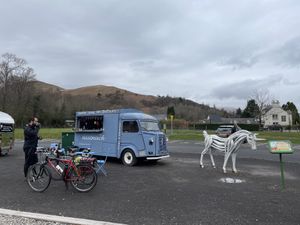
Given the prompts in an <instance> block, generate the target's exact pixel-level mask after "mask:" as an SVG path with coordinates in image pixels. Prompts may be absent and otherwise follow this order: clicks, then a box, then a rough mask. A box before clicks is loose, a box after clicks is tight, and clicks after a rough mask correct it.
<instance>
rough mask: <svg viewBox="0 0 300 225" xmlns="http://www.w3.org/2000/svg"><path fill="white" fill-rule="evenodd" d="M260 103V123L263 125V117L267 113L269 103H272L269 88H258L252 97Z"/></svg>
mask: <svg viewBox="0 0 300 225" xmlns="http://www.w3.org/2000/svg"><path fill="white" fill-rule="evenodd" d="M251 98H252V99H254V100H255V103H256V104H257V105H258V119H259V125H260V126H261V125H262V117H263V115H264V114H265V113H266V111H267V108H268V105H270V99H271V95H270V92H269V90H267V89H257V90H255V92H254V94H253V95H252V97H251Z"/></svg>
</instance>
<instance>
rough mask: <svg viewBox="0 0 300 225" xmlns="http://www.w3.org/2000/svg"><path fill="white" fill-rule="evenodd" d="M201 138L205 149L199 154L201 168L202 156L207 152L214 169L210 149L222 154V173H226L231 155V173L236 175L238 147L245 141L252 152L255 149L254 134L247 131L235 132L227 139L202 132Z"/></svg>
mask: <svg viewBox="0 0 300 225" xmlns="http://www.w3.org/2000/svg"><path fill="white" fill-rule="evenodd" d="M203 136H204V138H205V140H204V143H205V148H204V150H203V151H202V152H201V157H200V166H201V167H202V168H203V167H204V165H203V156H204V155H205V154H206V153H207V152H208V153H209V155H210V159H211V163H212V166H213V167H214V168H216V165H215V161H214V157H213V155H212V149H217V150H219V151H221V152H224V154H225V156H224V163H223V172H224V173H226V165H227V161H228V159H229V157H230V155H231V158H232V171H233V172H234V173H237V169H236V167H235V163H236V154H237V152H238V150H239V147H240V146H241V144H242V143H244V142H245V141H246V142H247V143H248V144H250V146H251V148H252V149H253V150H255V149H256V140H258V139H257V138H256V134H253V133H251V132H249V131H247V130H238V131H237V132H235V133H233V134H231V135H230V136H229V137H228V138H221V137H219V136H217V135H209V134H207V132H206V131H203Z"/></svg>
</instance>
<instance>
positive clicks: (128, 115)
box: [120, 112, 157, 121]
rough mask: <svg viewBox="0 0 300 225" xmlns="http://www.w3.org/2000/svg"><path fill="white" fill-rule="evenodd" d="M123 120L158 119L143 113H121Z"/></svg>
mask: <svg viewBox="0 0 300 225" xmlns="http://www.w3.org/2000/svg"><path fill="white" fill-rule="evenodd" d="M120 118H121V119H125V120H132V119H134V120H155V121H157V119H156V118H155V117H153V116H150V115H148V114H145V113H142V112H137V113H121V114H120Z"/></svg>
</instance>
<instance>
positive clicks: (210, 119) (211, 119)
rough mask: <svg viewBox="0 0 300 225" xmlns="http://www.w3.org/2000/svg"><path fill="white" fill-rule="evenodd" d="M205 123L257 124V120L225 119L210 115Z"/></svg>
mask: <svg viewBox="0 0 300 225" xmlns="http://www.w3.org/2000/svg"><path fill="white" fill-rule="evenodd" d="M204 122H205V123H212V124H234V123H237V124H257V123H258V122H257V121H256V120H255V118H225V117H221V116H219V115H209V116H208V117H207V120H206V121H204Z"/></svg>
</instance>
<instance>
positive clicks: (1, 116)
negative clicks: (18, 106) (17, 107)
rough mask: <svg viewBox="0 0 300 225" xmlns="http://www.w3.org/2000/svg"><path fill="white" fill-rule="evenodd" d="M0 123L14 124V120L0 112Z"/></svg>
mask: <svg viewBox="0 0 300 225" xmlns="http://www.w3.org/2000/svg"><path fill="white" fill-rule="evenodd" d="M0 123H9V124H14V123H15V120H14V119H13V118H12V117H11V116H10V115H8V114H7V113H5V112H1V111H0Z"/></svg>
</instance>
